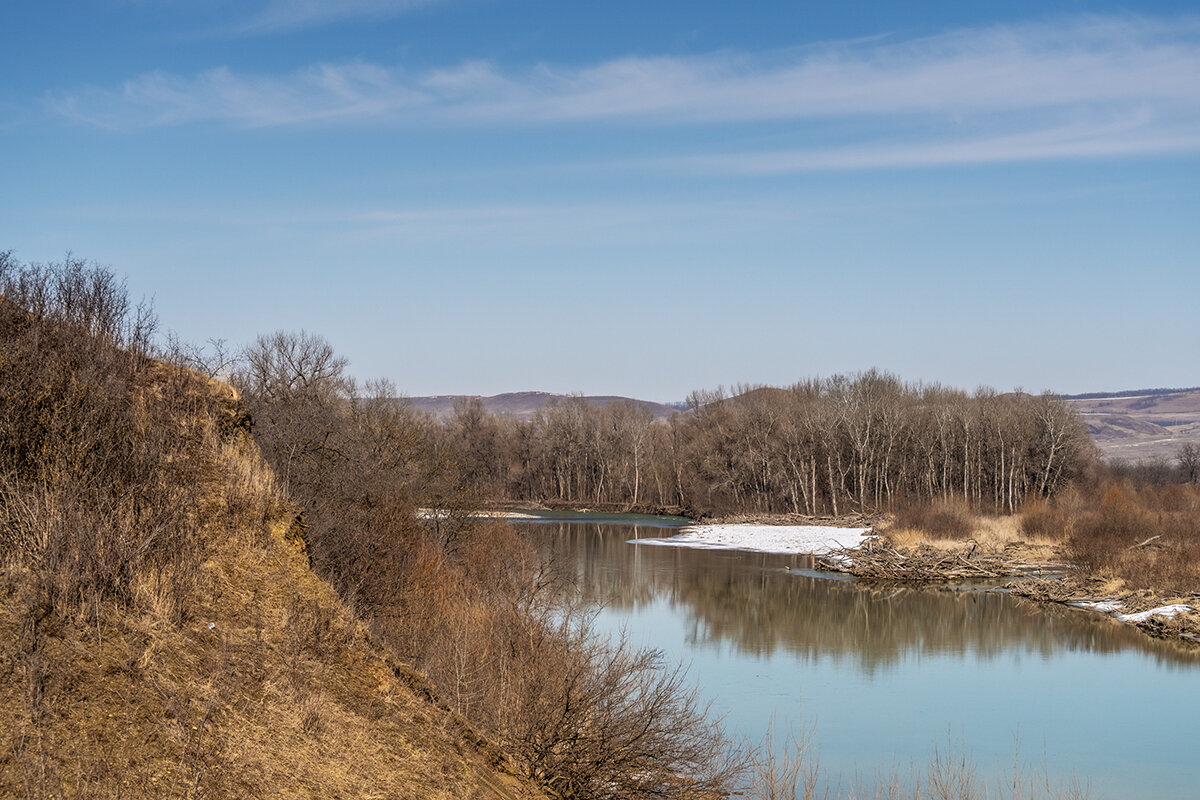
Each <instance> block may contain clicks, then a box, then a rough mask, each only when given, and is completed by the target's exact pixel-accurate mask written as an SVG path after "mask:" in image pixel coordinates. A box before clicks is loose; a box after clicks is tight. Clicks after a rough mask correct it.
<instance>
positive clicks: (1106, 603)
mask: <svg viewBox="0 0 1200 800" xmlns="http://www.w3.org/2000/svg"><path fill="white" fill-rule="evenodd" d="M1067 605H1069V606H1074V607H1075V608H1090V609H1092V610H1093V611H1101V612H1103V613H1105V614H1111V613H1112V612H1114V611H1120V610H1121V609H1122V608H1124V607H1125V606H1124V604H1123V603H1121V601H1120V600H1072V601H1071V602H1069V603H1067Z"/></svg>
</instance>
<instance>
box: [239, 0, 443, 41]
mask: <svg viewBox="0 0 1200 800" xmlns="http://www.w3.org/2000/svg"><path fill="white" fill-rule="evenodd" d="M440 2H445V0H270V2H268V3H267V4H266V5H265V6H264V7H263V9H262V10H261V11H259V12H258V13H257V14H255V15H254V16H252V17H250V18H249V19H248V20H247V21H246V22H244V23H243V24H241V25H239V26H238V27H237V30H238V31H240V32H243V33H266V32H270V31H275V30H286V29H291V28H306V27H310V26H315V25H325V24H328V23H331V22H340V21H342V20H347V19H356V18H362V17H367V18H372V17H375V18H379V17H391V16H396V15H399V14H405V13H408V12H410V11H414V10H416V9H418V8H422V7H424V6H430V5H434V4H436V3H440Z"/></svg>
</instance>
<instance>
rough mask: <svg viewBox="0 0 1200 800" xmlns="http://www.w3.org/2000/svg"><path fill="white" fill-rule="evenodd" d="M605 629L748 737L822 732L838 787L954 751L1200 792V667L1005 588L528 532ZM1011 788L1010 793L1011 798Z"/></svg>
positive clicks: (1183, 655)
mask: <svg viewBox="0 0 1200 800" xmlns="http://www.w3.org/2000/svg"><path fill="white" fill-rule="evenodd" d="M516 524H517V525H518V527H519V529H520V530H522V531H523V532H524V533H525V535H527V536H528V537H529V538H530V539H531V540H532V541H534V542H535V543H536V544H537V546H538V547H539V549H540V550H541V551H542V552H543V553H544V554H545V555H546V556H547V557H548V558H549V559H551V560H552V562H553V563H554V564H555V568H556V569H558V570H559V571H561V572H563V573H565V574H569V575H571V576H572V578H573V580H572V582H573V585H574V590H573V591H575V592H576V593H577V595H578V598H579V599H581V600H582V601H584V602H585V603H587V604H590V605H592V606H594V607H595V608H596V609H598V612H597V613H598V616H597V626H598V628H599V629H601V630H602V631H605V632H609V633H615V632H617V631H621V630H624V631H626V632H627V634H628V635H629V637H630V638H631V639H632V641H633V642H635V643H638V644H641V645H646V646H651V647H655V648H658V649H660V650H662V651H663V653H664V654H665V656H666V658H667V660H668V661H670V662H680V661H682V662H684V663H685V664H687V665H689V675H690V677H691V679H692V680H694V681H695V682H696V683H697V685H698V686H699V688H700V691H701V693H702V694H703V696H704V697H705V698H706V699H708V700H710V701H711V702H712V704H713V708H714V710H715V711H716V712H717V713H719V714H723V715H724V716H725V720H726V725H727V727H728V728H729V729H730V730H731V731H732V732H734V733H737V734H739V735H743V736H746V737H748V738H750V739H751V740H753V741H759V740H761V739H762V737H763V735H764V734H765V732H766V731H767V729H768V727H770V726H771V724H772V722H773V723H774V725H775V727H776V730H777V733H779V732H783V731H788V730H791V731H793V732H801V731H802V732H804V733H805V734H807V735H809V736H811V737H812V740H813V743H814V745H815V749H816V752H817V753H818V756H819V761H820V768H821V770H822V773H823V774H824V776H825V780H826V781H827V785H828V786H831V787H833V788H835V789H836V788H837V787H839V786H840V787H842V788H845V787H847V786H848V785H849V784H851V783H853V782H854V780H855V776H857V777H858V779H860V780H861V779H870V778H872V777H873V776H875V775H877V774H879V773H881V772H882V773H885V774H888V775H890V774H892V773H893V772H896V773H899V774H900V775H901V776H906V775H908V774H910V773H911V771H912V770H913V769H914V768H916V769H918V770H919V769H920V768H922V767H924V766H925V765H926V764H927V763H928V762H929V759H930V757H931V755H932V754H933V753H934V751H935V749H938V750H940V751H941V753H942V754H943V755H945V754H946V753H947V751H948V750H950V751H955V752H956V753H964V752H965V754H966V755H967V756H968V757H969V758H970V759H971V760H972V761H973V762H974V763H975V764H976V768H977V775H978V776H979V778H980V779H981V782H982V783H985V784H992V783H993V782H994V780H995V779H996V778H1003V779H1011V776H1012V774H1013V772H1014V765H1016V769H1019V770H1021V771H1023V772H1024V773H1025V774H1029V773H1030V772H1033V773H1037V774H1039V775H1044V776H1048V777H1049V778H1050V780H1051V782H1052V783H1060V782H1063V783H1067V782H1070V781H1071V780H1072V776H1075V777H1076V778H1077V779H1078V780H1079V782H1080V783H1081V784H1086V785H1088V786H1089V788H1090V796H1091V797H1094V798H1110V799H1111V800H1118V798H1119V799H1120V800H1150V799H1151V798H1155V799H1157V798H1178V797H1200V752H1198V751H1197V741H1198V737H1197V734H1200V658H1197V656H1196V655H1195V654H1193V653H1189V652H1187V651H1184V650H1182V649H1180V648H1177V647H1176V646H1174V645H1172V644H1170V643H1166V642H1158V641H1155V640H1152V639H1150V638H1148V637H1146V636H1145V635H1144V634H1142V633H1141V632H1139V631H1137V630H1135V629H1133V628H1131V627H1129V626H1124V625H1120V624H1118V623H1116V622H1114V621H1112V620H1109V619H1106V618H1103V617H1100V616H1099V615H1097V614H1095V613H1093V612H1087V611H1081V610H1076V609H1070V608H1064V607H1057V606H1046V605H1041V604H1035V603H1033V602H1030V601H1027V600H1022V599H1020V598H1016V597H1013V596H1011V595H1009V594H1006V593H1003V592H1002V591H997V590H996V589H995V588H994V587H920V588H914V587H904V586H878V585H875V586H871V585H865V584H861V583H858V582H855V581H850V580H839V579H836V578H831V577H829V576H827V575H823V574H820V573H816V572H813V571H812V570H811V567H812V563H811V560H810V559H808V558H806V557H804V556H780V555H767V554H761V553H746V552H740V551H730V550H694V549H685V548H676V547H652V546H644V545H637V544H631V543H630V542H631V540H636V539H638V538H651V537H653V538H657V537H662V536H664V535H670V533H671V532H670V531H669V530H665V531H664V529H663V527H664V526H666V527H670V526H672V525H677V524H679V522H678V521H677V520H658V519H654V518H645V517H620V516H615V515H614V516H603V517H595V518H591V517H588V516H587V515H572V517H571V519H570V520H569V521H562V520H556V519H553V518H547V519H544V520H540V521H536V522H520V523H516ZM993 788H994V787H993Z"/></svg>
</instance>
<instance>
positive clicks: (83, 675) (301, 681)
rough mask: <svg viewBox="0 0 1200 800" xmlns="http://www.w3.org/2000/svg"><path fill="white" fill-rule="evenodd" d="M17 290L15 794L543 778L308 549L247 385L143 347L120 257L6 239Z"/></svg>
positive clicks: (4, 729)
mask: <svg viewBox="0 0 1200 800" xmlns="http://www.w3.org/2000/svg"><path fill="white" fill-rule="evenodd" d="M0 290H2V291H3V293H4V294H5V296H6V297H7V298H8V299H5V298H0V675H2V676H3V678H2V679H0V796H3V797H24V798H101V799H103V798H118V797H120V798H175V797H180V798H182V797H189V798H204V797H212V798H217V797H222V798H223V797H278V798H285V797H287V798H291V797H314V798H315V797H321V798H325V797H368V796H389V797H411V798H425V797H430V798H459V797H499V798H515V797H525V796H534V795H536V794H537V793H536V791H535V790H533V789H531V788H530V787H529V785H528V784H526V783H522V782H520V781H517V780H516V779H515V778H513V777H511V776H510V775H506V774H505V773H504V772H503V771H502V770H498V769H497V768H496V765H497V764H498V763H499V762H500V761H502V760H503V755H502V754H500V753H499V751H498V750H496V748H494V747H492V746H490V745H489V744H488V743H487V742H486V741H484V740H483V739H482V738H481V737H480V736H479V735H478V734H477V733H476V732H475V731H474V730H473V729H472V728H471V726H470V725H469V724H467V723H466V722H465V721H464V720H463V719H462V717H461V716H460V715H458V714H456V713H454V712H453V711H451V710H449V709H448V708H446V707H445V706H444V705H440V704H438V703H437V702H432V701H431V699H434V698H436V695H435V694H434V693H433V692H432V691H431V690H430V688H429V687H428V686H427V685H426V684H425V683H424V681H423V679H420V678H418V677H416V676H415V675H414V673H412V672H411V670H408V669H407V668H406V667H404V666H403V665H401V664H400V663H399V662H397V661H396V660H395V659H394V658H392V657H391V656H390V655H389V654H388V652H387V651H386V650H384V649H383V648H381V647H380V646H379V644H378V643H377V641H376V640H375V639H374V638H373V637H372V636H371V634H370V633H369V632H368V630H367V628H366V627H365V626H364V625H363V624H362V623H361V622H359V621H358V620H357V619H356V618H355V616H354V615H353V614H352V613H351V612H350V610H349V609H348V608H347V607H346V605H345V604H344V603H343V602H342V600H341V598H339V596H338V595H337V594H336V593H335V591H334V590H333V589H332V588H331V587H330V586H329V584H327V583H326V582H324V581H322V580H320V579H319V578H318V577H317V576H316V575H315V574H314V573H313V572H312V571H311V570H310V569H309V568H308V554H307V553H306V552H305V551H304V549H303V542H302V540H297V539H296V538H295V537H292V538H289V537H288V536H287V532H288V531H289V530H290V529H291V528H292V527H293V522H294V521H295V519H296V517H297V514H296V509H295V508H293V507H292V506H291V505H290V503H289V501H288V500H287V499H286V498H285V497H284V496H283V495H282V494H281V493H280V492H279V490H278V489H277V487H276V482H275V479H274V477H273V475H272V473H271V471H270V470H269V469H268V467H267V465H266V463H265V462H264V461H263V459H262V458H261V456H260V455H259V452H258V449H257V447H256V445H255V444H254V442H253V441H252V440H250V438H249V437H248V435H247V431H248V424H249V419H248V416H247V415H246V413H245V408H244V406H242V404H241V402H240V399H239V398H238V397H237V395H236V393H234V392H233V391H232V390H231V389H230V388H229V387H228V386H223V385H220V384H216V383H213V382H212V381H210V380H208V379H207V378H205V377H203V376H200V375H197V374H196V373H193V372H191V371H189V370H187V369H183V368H181V367H179V366H173V365H171V364H167V363H162V362H160V361H155V360H153V359H150V358H149V357H148V356H147V355H146V353H145V350H144V348H141V347H138V346H135V345H138V344H139V343H144V341H143V339H142V338H141V336H142V335H141V334H140V333H138V330H135V328H137V327H138V326H139V325H141V324H143V323H144V320H143V318H142V317H141V316H140V315H139V316H138V318H137V320H134V321H130V320H128V319H127V318H126V314H127V311H128V308H127V306H128V304H127V303H126V302H125V299H124V297H123V294H121V292H119V291H117V290H116V288H115V284H114V282H113V280H112V278H111V275H107V274H105V273H103V271H97V270H94V269H92V268H90V267H87V266H86V265H81V264H79V263H75V262H72V263H69V264H64V265H54V266H51V267H48V268H36V269H34V268H22V267H20V266H19V265H16V266H14V264H13V263H12V261H11V259H9V258H8V257H7V256H6V255H4V254H0ZM10 300H14V301H16V300H20V301H21V302H20V303H17V302H10ZM131 347H132V349H130V348H131Z"/></svg>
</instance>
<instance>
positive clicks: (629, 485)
mask: <svg viewBox="0 0 1200 800" xmlns="http://www.w3.org/2000/svg"><path fill="white" fill-rule="evenodd" d="M688 405H689V408H688V410H687V411H685V412H681V413H679V414H676V415H674V416H672V417H671V418H669V419H667V420H664V421H662V422H658V423H656V422H654V421H653V419H652V417H651V415H650V412H649V411H648V410H646V409H643V408H639V406H638V405H637V404H636V403H633V402H629V403H613V404H610V405H607V406H604V407H593V406H589V405H588V404H587V403H586V402H584V401H583V400H582V399H571V400H568V401H566V402H564V403H561V404H557V405H552V406H550V407H548V408H546V409H545V410H543V411H542V412H540V413H539V414H537V415H536V416H534V417H533V418H532V419H530V420H517V419H510V418H501V417H495V416H491V415H488V414H487V413H486V412H484V410H483V407H482V404H481V403H480V402H478V401H464V402H461V403H459V405H458V406H457V407H456V411H455V414H454V416H453V417H452V418H451V419H450V420H449V421H448V422H447V423H446V425H445V426H444V428H442V429H441V430H440V431H439V433H440V436H441V438H442V439H443V440H444V445H443V446H444V450H445V452H446V453H447V454H448V455H450V456H451V457H452V458H454V459H456V460H457V461H459V462H460V463H462V464H463V466H464V473H463V474H464V476H466V477H468V479H469V481H470V484H471V486H472V487H474V488H475V490H476V491H477V492H479V493H480V494H481V495H482V496H483V497H485V498H507V499H511V500H518V501H539V502H547V503H567V504H574V505H591V506H603V507H609V508H642V509H667V510H679V511H682V512H683V513H685V514H688V515H690V516H705V515H713V514H737V513H792V514H802V515H806V516H820V515H828V516H834V517H836V516H840V515H844V514H849V513H856V512H858V513H861V512H871V513H879V512H884V511H888V510H892V509H894V508H897V507H902V506H907V505H912V504H920V503H924V504H928V503H933V502H935V501H939V500H942V501H945V500H951V499H956V498H957V499H961V500H962V501H963V502H964V503H967V504H968V505H970V506H972V507H973V508H977V509H986V510H990V511H993V512H1013V511H1015V510H1017V509H1018V508H1019V507H1020V506H1021V505H1022V504H1023V503H1024V502H1025V501H1026V500H1027V499H1029V498H1033V497H1048V496H1051V495H1053V494H1054V493H1055V492H1057V491H1058V490H1059V489H1061V488H1062V487H1063V486H1065V485H1067V484H1068V483H1069V482H1070V481H1071V480H1072V479H1074V478H1076V477H1077V476H1079V475H1081V474H1082V473H1083V472H1084V470H1085V469H1086V467H1087V465H1088V464H1089V463H1090V462H1091V461H1092V460H1093V459H1094V457H1095V454H1094V452H1093V448H1092V445H1091V442H1090V440H1089V439H1088V436H1087V432H1086V430H1085V428H1084V427H1083V425H1082V424H1081V423H1080V421H1079V418H1078V417H1077V416H1076V415H1075V414H1074V413H1073V411H1072V410H1071V407H1070V406H1069V404H1067V403H1066V402H1065V401H1064V400H1062V399H1061V398H1058V397H1056V396H1053V395H1050V394H1043V395H1036V396H1035V395H1029V394H1025V393H1021V392H1015V393H1010V394H998V393H996V392H994V391H991V390H979V391H977V392H975V393H973V394H968V393H966V392H961V391H958V390H953V389H947V388H945V387H941V386H937V385H924V384H908V383H904V382H902V381H901V380H900V379H898V378H897V377H895V376H893V375H890V374H887V373H882V372H879V371H876V370H871V371H868V372H865V373H860V374H857V375H849V376H846V375H839V376H835V377H832V378H827V379H821V380H816V379H814V380H809V381H804V382H801V383H798V384H796V385H794V386H791V387H789V388H784V389H779V388H769V387H754V388H751V387H739V388H738V389H737V390H736V391H735V393H734V394H733V395H731V396H727V395H726V394H725V393H724V392H723V391H720V390H718V391H715V392H697V393H694V394H693V395H692V397H691V398H689V403H688Z"/></svg>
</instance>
